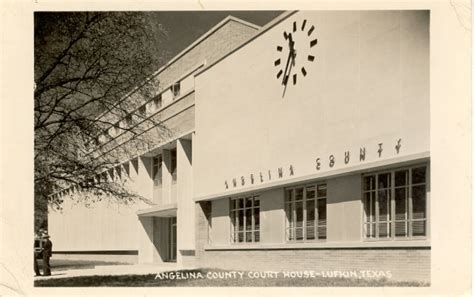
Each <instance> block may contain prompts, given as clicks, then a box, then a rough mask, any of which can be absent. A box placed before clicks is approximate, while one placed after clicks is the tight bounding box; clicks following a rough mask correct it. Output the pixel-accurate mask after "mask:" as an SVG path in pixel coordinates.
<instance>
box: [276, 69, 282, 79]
mask: <svg viewBox="0 0 474 297" xmlns="http://www.w3.org/2000/svg"><path fill="white" fill-rule="evenodd" d="M282 73H283V70H281V69H280V71H278V74H277V78H280V76H281V74H282Z"/></svg>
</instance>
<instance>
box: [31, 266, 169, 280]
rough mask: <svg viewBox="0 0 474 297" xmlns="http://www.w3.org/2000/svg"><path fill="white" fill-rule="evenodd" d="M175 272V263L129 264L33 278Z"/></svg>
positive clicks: (55, 272)
mask: <svg viewBox="0 0 474 297" xmlns="http://www.w3.org/2000/svg"><path fill="white" fill-rule="evenodd" d="M173 270H176V264H175V263H164V264H135V265H134V264H131V265H97V266H95V267H94V268H88V269H79V268H78V269H69V270H57V271H54V269H53V271H52V275H51V276H35V278H34V279H35V280H43V279H58V278H66V277H77V276H91V275H141V274H154V273H159V272H165V271H173Z"/></svg>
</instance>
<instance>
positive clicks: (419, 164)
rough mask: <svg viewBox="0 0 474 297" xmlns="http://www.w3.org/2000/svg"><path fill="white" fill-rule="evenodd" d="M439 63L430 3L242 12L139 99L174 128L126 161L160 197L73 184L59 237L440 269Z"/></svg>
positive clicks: (341, 264) (149, 256)
mask: <svg viewBox="0 0 474 297" xmlns="http://www.w3.org/2000/svg"><path fill="white" fill-rule="evenodd" d="M429 71H430V69H429V12H428V11H296V12H286V13H283V14H282V15H280V16H278V17H277V18H276V19H274V20H272V21H271V22H270V23H268V24H267V25H265V26H264V27H261V28H260V27H258V26H256V25H253V24H250V23H248V22H245V21H242V20H239V19H236V18H234V17H228V18H226V19H225V20H223V21H222V22H221V23H219V24H217V25H216V26H215V27H213V28H212V29H211V30H210V31H209V32H207V33H205V34H204V35H203V36H202V37H200V38H199V39H198V40H196V41H195V42H194V43H193V44H191V45H190V46H189V47H188V48H186V49H185V50H184V51H182V52H181V53H180V54H178V55H177V56H176V57H175V58H173V59H172V60H171V61H169V62H168V63H167V64H166V65H165V66H163V67H162V68H161V69H160V70H158V71H157V73H156V74H155V75H156V79H157V80H159V82H160V86H161V89H160V91H159V92H158V93H157V94H156V96H155V98H153V100H151V101H144V102H143V106H141V107H140V108H137V110H136V112H142V113H145V114H146V115H147V116H148V117H150V118H156V119H159V120H160V122H161V123H163V124H164V125H165V126H166V127H167V128H168V129H169V131H171V133H168V135H167V136H166V137H161V138H160V141H157V143H156V145H154V147H153V149H150V150H147V151H144V152H142V151H140V152H137V157H136V158H133V159H131V160H124V161H123V163H122V164H121V165H119V166H117V167H116V168H111V172H114V176H115V177H117V176H120V178H123V179H127V180H129V184H130V185H131V187H132V188H133V189H134V191H136V192H137V193H139V194H140V195H142V196H143V197H145V198H147V199H149V200H150V201H152V202H153V204H152V205H148V204H144V203H136V204H131V205H119V204H113V203H109V202H107V201H102V202H99V203H97V204H96V205H94V206H92V207H90V208H88V207H86V206H84V205H81V204H75V203H74V202H73V200H71V199H68V196H67V194H64V193H58V194H57V195H63V196H64V198H63V199H64V207H63V211H62V212H55V211H50V214H49V232H50V234H51V237H52V239H53V240H54V246H55V251H56V252H57V253H58V254H69V255H79V254H80V255H88V256H90V257H94V256H95V255H99V256H97V257H99V258H101V259H105V258H107V257H112V256H114V257H116V258H120V257H122V259H124V261H136V262H138V263H156V265H159V264H160V263H163V262H176V266H177V268H191V267H209V268H220V269H239V270H280V271H281V270H286V271H288V270H297V271H301V270H316V271H322V270H331V271H332V270H340V271H360V270H370V271H383V272H387V271H389V272H390V274H391V275H392V276H393V278H395V279H407V280H415V279H416V280H429V278H430V249H431V248H430V247H431V245H430V94H429V89H430V84H429ZM123 120H124V121H125V120H126V119H123ZM146 133H149V134H150V137H154V136H153V135H156V134H158V132H157V131H154V129H153V127H152V128H151V129H148V130H147V132H146ZM153 133H155V134H153ZM114 137H115V136H114ZM119 137H121V138H120V140H118V139H119ZM120 141H122V142H123V143H125V142H127V141H130V140H129V139H127V138H126V137H123V136H121V135H116V139H115V140H114V146H117V145H121V144H120V143H118V142H120ZM104 145H108V144H107V143H106V144H104ZM118 172H121V173H122V174H120V175H119V174H117V173H118ZM66 193H70V192H67V191H66Z"/></svg>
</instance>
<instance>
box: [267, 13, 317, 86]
mask: <svg viewBox="0 0 474 297" xmlns="http://www.w3.org/2000/svg"><path fill="white" fill-rule="evenodd" d="M317 44H318V39H317V38H316V32H315V27H314V25H311V24H309V23H308V21H307V20H306V19H304V20H302V21H300V22H299V23H298V21H294V22H293V23H292V26H291V27H290V28H288V29H287V30H285V31H283V33H282V39H281V41H280V42H279V43H278V44H277V46H276V51H277V53H278V57H277V59H276V60H275V61H274V62H273V64H274V66H275V68H276V79H277V80H278V81H280V82H281V84H282V85H283V86H284V90H286V87H287V85H289V84H293V85H296V84H297V83H298V81H299V80H300V79H303V78H304V77H306V76H307V75H308V68H309V65H310V64H311V63H314V61H315V47H316V45H317ZM283 95H284V93H283Z"/></svg>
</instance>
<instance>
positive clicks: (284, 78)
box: [281, 33, 294, 85]
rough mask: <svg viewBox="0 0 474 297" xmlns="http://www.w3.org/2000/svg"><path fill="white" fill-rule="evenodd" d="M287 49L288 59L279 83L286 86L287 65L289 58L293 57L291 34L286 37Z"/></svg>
mask: <svg viewBox="0 0 474 297" xmlns="http://www.w3.org/2000/svg"><path fill="white" fill-rule="evenodd" d="M288 36H289V37H288V47H289V50H290V52H289V53H288V58H287V59H286V66H285V71H284V72H283V80H282V81H281V83H282V84H283V85H286V83H287V81H286V80H287V75H286V71H287V70H288V65H289V64H290V59H291V57H292V56H293V44H294V42H293V38H292V36H291V33H290V34H289V35H288Z"/></svg>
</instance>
